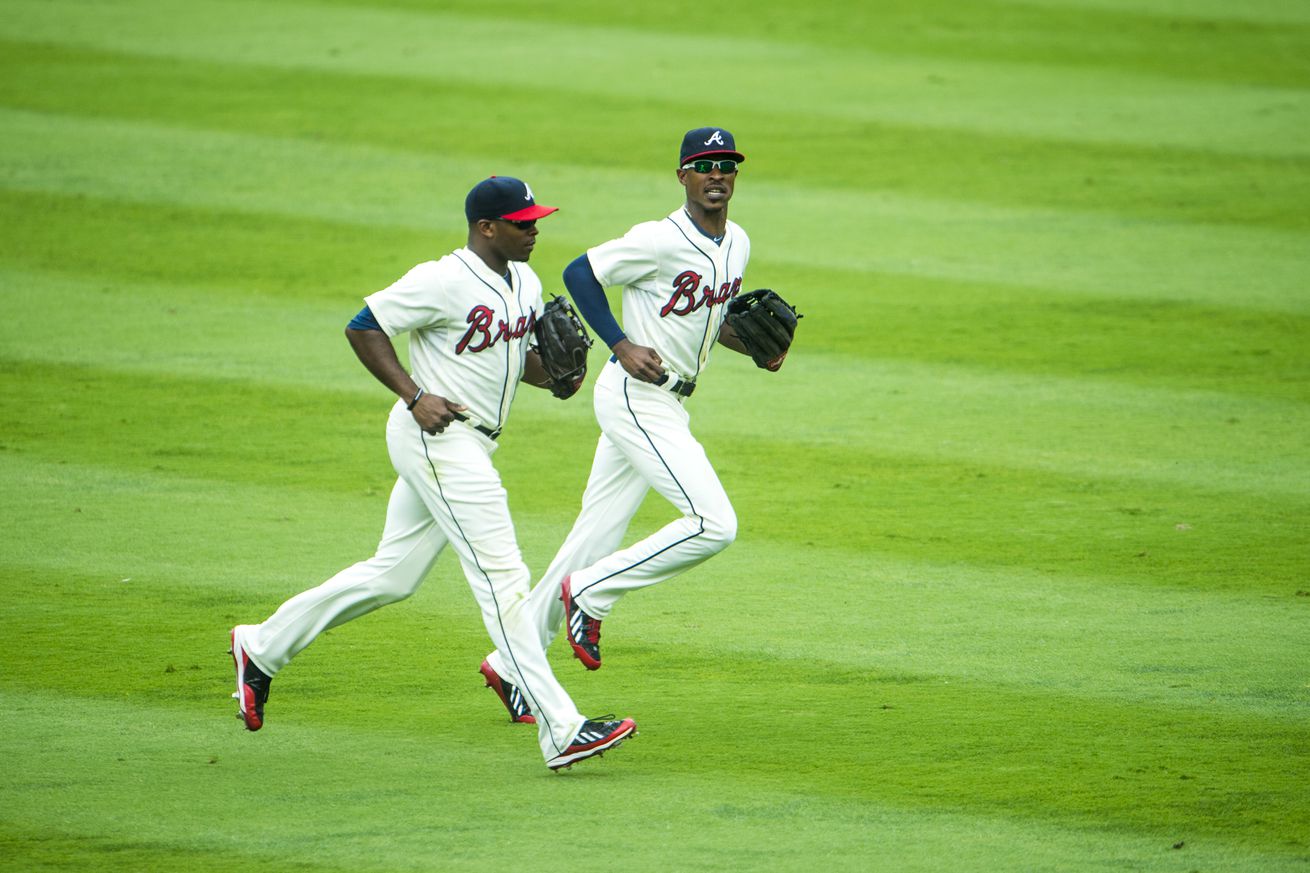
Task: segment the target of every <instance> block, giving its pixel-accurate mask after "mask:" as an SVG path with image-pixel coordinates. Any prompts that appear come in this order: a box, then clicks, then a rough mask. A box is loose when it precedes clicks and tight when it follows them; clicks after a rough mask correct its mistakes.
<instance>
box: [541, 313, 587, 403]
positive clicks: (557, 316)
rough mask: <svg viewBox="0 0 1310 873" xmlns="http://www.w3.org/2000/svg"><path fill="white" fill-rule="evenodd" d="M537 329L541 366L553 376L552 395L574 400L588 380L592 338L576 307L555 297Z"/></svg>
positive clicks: (543, 314)
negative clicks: (574, 308)
mask: <svg viewBox="0 0 1310 873" xmlns="http://www.w3.org/2000/svg"><path fill="white" fill-rule="evenodd" d="M533 330H534V332H535V334H536V338H537V354H538V355H539V356H540V357H541V366H542V368H543V369H545V371H546V375H547V376H548V377H550V393H551V394H554V395H555V396H556V397H558V398H560V399H561V400H563V399H565V398H568V397H572V396H573V395H574V394H576V393H577V392H578V389H579V388H581V387H582V380H583V379H585V378H586V377H587V350H588V349H590V348H591V336H590V335H589V334H588V333H587V329H586V328H585V327H583V326H582V322H581V321H580V320H579V319H578V315H577V313H576V312H574V311H573V305H572V304H571V303H569V301H568V300H566V299H565V298H564V297H561V296H558V295H556V296H555V297H553V298H551V300H550V301H549V302H547V303H546V306H545V308H544V309H542V311H541V315H540V317H538V318H537V323H536V325H534V327H533Z"/></svg>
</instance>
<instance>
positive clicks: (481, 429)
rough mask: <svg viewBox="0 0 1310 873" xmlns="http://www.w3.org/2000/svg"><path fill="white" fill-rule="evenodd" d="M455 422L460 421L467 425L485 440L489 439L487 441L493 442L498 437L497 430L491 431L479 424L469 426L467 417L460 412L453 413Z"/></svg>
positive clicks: (498, 431) (498, 432)
mask: <svg viewBox="0 0 1310 873" xmlns="http://www.w3.org/2000/svg"><path fill="white" fill-rule="evenodd" d="M455 420H456V421H462V422H464V423H465V424H467V425H468V426H469V427H471V428H473V429H474V430H476V431H477V432H478V433H480V434H482V435H483V436H484V437H486V438H487V439H489V440H494V439H496V438H497V437H498V436H500V430H499V428H498V429H496V430H492V429H491V428H489V427H487V426H485V425H481V424H470V423H469V417H468V416H467V415H465V414H463V413H462V412H456V413H455Z"/></svg>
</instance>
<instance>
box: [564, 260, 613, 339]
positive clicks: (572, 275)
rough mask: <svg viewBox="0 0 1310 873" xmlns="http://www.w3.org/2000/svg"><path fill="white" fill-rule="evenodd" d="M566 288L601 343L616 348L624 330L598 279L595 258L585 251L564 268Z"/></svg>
mask: <svg viewBox="0 0 1310 873" xmlns="http://www.w3.org/2000/svg"><path fill="white" fill-rule="evenodd" d="M564 287H566V288H568V289H569V294H570V295H572V297H573V302H574V303H576V304H577V305H578V311H579V312H581V313H582V317H583V318H585V319H586V320H587V324H589V325H591V329H592V330H594V331H596V336H598V337H600V340H601V342H603V343H605V345H607V346H609V347H610V348H613V347H614V344H615V343H616V342H618V341H619V340H621V339H623V338H624V333H623V330H622V329H621V328H620V327H619V323H618V322H617V321H615V320H614V313H613V312H611V311H610V304H609V301H608V300H606V299H605V289H604V288H602V287H601V286H600V283H599V282H597V281H596V273H595V272H594V271H593V270H592V269H591V261H590V259H588V258H587V255H586V253H585V252H584V253H583V254H581V255H578V257H576V258H575V259H574V260H573V263H571V264H569V265H568V266H567V267H565V268H564Z"/></svg>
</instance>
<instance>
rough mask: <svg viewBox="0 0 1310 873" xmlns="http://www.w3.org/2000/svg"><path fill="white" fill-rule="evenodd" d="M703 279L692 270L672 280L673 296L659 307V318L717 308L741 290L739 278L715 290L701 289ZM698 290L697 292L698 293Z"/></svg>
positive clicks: (707, 286)
mask: <svg viewBox="0 0 1310 873" xmlns="http://www.w3.org/2000/svg"><path fill="white" fill-rule="evenodd" d="M703 278H704V277H703V276H701V274H700V273H697V272H696V271H694V270H684V271H683V272H681V273H679V274H678V277H677V278H676V279H674V280H673V296H672V297H670V298H669V299H668V302H667V303H665V304H664V305H663V306H662V307H660V318H667V317H668V316H670V315H690V314H691V313H693V312H695V311H696V310H697V309H700V308H701V307H702V306H718V305H719V304H720V303H725V302H727V301H728V300H729V299H731V298H732V297H734V296H736V294H737V292H738V291H740V290H741V277H740V276H739V277H737V278H736V279H734V280H733V281H732V282H724V283H723V284H722V285H720V286H719V287H718V289H717V290H716V289H715V288H714V286H713V285H706V286H705V287H703V288H702V287H701V284H700V283H701V280H702V279H703ZM698 289H699V291H698Z"/></svg>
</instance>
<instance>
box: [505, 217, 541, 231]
mask: <svg viewBox="0 0 1310 873" xmlns="http://www.w3.org/2000/svg"><path fill="white" fill-rule="evenodd" d="M496 220H497V221H503V222H505V223H506V224H512V225H514V226H515V227H517V228H518V229H519V230H532V228H534V227H536V226H537V219H535V218H532V219H529V220H528V221H514V220H512V219H509V218H497V219H496Z"/></svg>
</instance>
